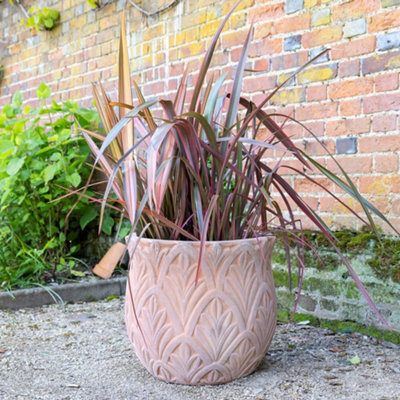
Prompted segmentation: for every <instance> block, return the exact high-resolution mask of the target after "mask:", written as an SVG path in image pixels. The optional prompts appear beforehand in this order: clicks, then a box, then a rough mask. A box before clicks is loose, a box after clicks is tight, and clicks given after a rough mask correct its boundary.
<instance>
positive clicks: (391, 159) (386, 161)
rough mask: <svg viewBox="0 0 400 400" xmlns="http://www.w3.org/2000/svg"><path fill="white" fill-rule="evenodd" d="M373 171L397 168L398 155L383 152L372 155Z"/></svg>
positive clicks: (394, 170) (394, 169)
mask: <svg viewBox="0 0 400 400" xmlns="http://www.w3.org/2000/svg"><path fill="white" fill-rule="evenodd" d="M374 164H375V172H380V173H389V172H397V171H398V170H399V156H398V155H397V154H385V155H376V156H374Z"/></svg>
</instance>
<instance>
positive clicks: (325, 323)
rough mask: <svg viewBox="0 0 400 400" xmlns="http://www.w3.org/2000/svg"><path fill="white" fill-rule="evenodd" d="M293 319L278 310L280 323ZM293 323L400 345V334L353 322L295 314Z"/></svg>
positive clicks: (289, 314)
mask: <svg viewBox="0 0 400 400" xmlns="http://www.w3.org/2000/svg"><path fill="white" fill-rule="evenodd" d="M290 319H291V313H290V312H287V311H283V310H278V321H280V322H289V321H290ZM291 320H292V321H293V322H302V321H309V322H310V324H311V325H313V326H317V327H320V328H325V329H331V330H332V331H334V332H339V333H349V332H359V333H362V334H363V335H366V336H372V337H375V338H378V339H380V340H385V341H388V342H392V343H395V344H400V333H399V332H390V331H388V330H382V329H378V328H374V327H370V326H366V325H362V324H358V323H356V322H352V321H338V320H330V319H323V318H316V317H314V316H313V315H308V314H300V313H299V314H295V315H294V316H293V318H292V319H291Z"/></svg>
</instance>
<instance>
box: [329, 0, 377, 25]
mask: <svg viewBox="0 0 400 400" xmlns="http://www.w3.org/2000/svg"><path fill="white" fill-rule="evenodd" d="M380 6H381V4H380V0H353V1H346V2H344V3H343V2H342V3H340V4H338V5H335V6H333V7H332V18H333V20H334V21H337V20H340V19H345V18H355V17H358V16H363V15H365V14H369V13H372V12H374V11H377V10H379V8H380Z"/></svg>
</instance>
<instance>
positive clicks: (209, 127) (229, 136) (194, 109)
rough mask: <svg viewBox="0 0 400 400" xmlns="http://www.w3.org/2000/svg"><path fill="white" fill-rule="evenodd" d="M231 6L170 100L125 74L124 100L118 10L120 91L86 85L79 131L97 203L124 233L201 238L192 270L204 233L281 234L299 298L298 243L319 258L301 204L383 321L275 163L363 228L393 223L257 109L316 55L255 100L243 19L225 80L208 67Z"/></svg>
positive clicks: (214, 237)
mask: <svg viewBox="0 0 400 400" xmlns="http://www.w3.org/2000/svg"><path fill="white" fill-rule="evenodd" d="M238 4H239V2H238V3H237V4H236V5H235V6H234V7H233V9H232V10H231V11H230V12H229V13H228V15H226V17H225V19H224V20H223V22H222V23H221V25H220V27H219V29H218V30H217V32H216V34H215V36H214V37H213V39H212V41H211V43H210V44H209V46H208V50H207V52H206V54H205V56H204V58H203V61H202V64H201V67H200V70H199V72H198V74H197V80H195V84H194V87H193V88H190V89H189V88H188V86H189V84H188V71H185V72H184V74H183V76H182V79H181V82H180V85H179V87H178V89H177V91H176V93H175V95H174V96H172V98H166V97H163V96H162V95H161V94H159V93H153V96H152V97H151V98H150V99H145V98H144V96H143V95H142V92H141V90H140V88H139V86H138V84H137V83H136V82H135V81H134V80H133V89H134V91H135V93H136V98H137V99H136V100H135V101H133V98H132V87H131V76H130V71H129V60H128V48H127V42H126V30H125V22H124V20H125V15H124V14H123V19H122V25H121V37H120V49H119V98H118V99H114V100H111V99H110V98H109V97H108V95H107V94H106V93H105V91H104V89H103V87H102V85H101V84H99V85H94V86H93V93H94V99H95V103H96V107H97V110H98V112H99V114H100V118H101V120H102V123H103V126H104V129H105V134H104V135H102V134H98V133H95V132H90V131H88V130H85V129H82V134H83V135H84V137H85V139H86V141H87V143H88V145H89V146H90V148H91V150H92V152H93V154H94V156H95V158H96V160H95V168H97V169H100V170H101V171H102V172H103V173H104V174H105V175H106V176H107V179H108V183H107V186H106V187H105V190H104V193H101V195H102V197H103V199H102V210H103V211H104V208H105V207H106V206H109V207H112V208H116V209H119V210H120V211H121V213H122V214H123V215H124V216H125V217H126V218H127V219H128V220H129V221H130V223H131V227H132V232H134V233H135V234H137V235H138V236H143V237H146V238H156V239H168V240H192V241H200V242H201V246H200V254H199V263H198V270H197V277H198V276H199V273H200V271H201V263H202V253H203V250H204V245H205V242H206V241H224V240H235V239H244V238H257V237H260V236H265V235H276V236H278V237H280V238H282V240H283V243H284V245H285V248H286V253H287V264H288V269H289V274H288V276H289V277H290V276H291V268H292V266H291V264H290V254H289V253H290V251H293V252H294V254H295V257H296V260H297V270H298V298H299V296H300V292H301V283H302V277H303V273H304V271H305V268H306V265H304V249H305V248H310V249H311V250H312V251H313V252H314V254H315V257H317V258H320V257H319V255H318V251H317V249H316V248H314V247H313V246H312V245H311V244H310V243H309V242H308V241H307V239H306V237H305V236H303V232H304V230H303V228H302V222H301V221H302V219H301V218H299V217H298V212H301V213H302V215H303V217H304V218H306V219H308V220H309V221H310V222H311V223H312V224H313V225H314V226H315V228H316V230H318V231H320V232H321V234H322V235H323V236H324V237H325V238H326V240H327V241H328V242H329V243H330V245H331V246H332V248H333V249H335V250H336V251H337V253H338V254H339V256H340V258H341V260H342V262H343V263H344V264H345V265H346V266H347V268H348V270H349V273H350V274H351V276H352V277H353V279H354V281H355V283H356V284H357V286H358V288H359V289H360V291H361V292H362V294H363V295H364V296H365V298H366V299H367V301H368V303H369V304H370V306H371V307H372V308H373V309H374V310H375V312H376V313H377V314H378V315H379V317H380V319H381V320H382V321H383V322H384V323H385V321H384V319H383V318H382V316H381V315H380V314H379V312H378V310H377V308H376V307H375V305H374V303H373V301H372V299H371V298H370V296H369V294H368V292H367V291H366V289H365V288H364V286H363V284H362V283H361V281H360V280H359V278H358V277H357V275H356V274H355V272H354V271H353V269H352V268H351V266H350V264H349V262H348V261H347V260H346V258H345V257H344V256H343V255H342V253H341V252H340V250H339V249H338V247H337V246H336V245H335V240H336V239H335V236H334V233H333V232H332V231H331V230H330V228H329V227H328V226H327V225H326V223H325V222H324V221H323V219H321V217H319V216H318V214H317V213H316V212H315V211H314V210H313V209H312V208H311V207H310V206H309V205H308V204H307V202H306V201H305V200H304V199H303V198H302V196H301V195H300V194H299V193H298V192H297V191H296V190H295V188H294V187H293V186H292V185H291V184H290V183H289V181H288V180H286V179H285V177H284V176H283V173H282V172H283V171H282V170H283V168H286V171H287V168H289V169H290V170H291V171H292V172H293V174H298V175H300V176H302V177H303V178H305V179H307V180H308V181H310V182H312V183H314V184H315V185H317V186H319V187H320V188H321V189H322V190H324V191H326V192H327V194H328V195H330V196H331V197H332V198H334V199H335V200H336V201H337V202H338V203H340V204H341V205H342V206H344V207H345V208H346V209H348V210H349V211H350V212H351V213H352V214H354V216H355V217H356V218H358V219H359V220H360V221H361V222H362V223H363V224H365V225H366V226H367V227H368V228H369V229H371V230H372V231H375V232H376V226H375V223H374V220H373V215H374V216H376V217H378V218H379V219H381V220H383V221H384V222H385V223H387V224H389V225H390V226H391V227H392V228H393V229H395V228H394V227H393V226H392V225H391V223H390V222H389V221H388V220H387V219H386V218H385V216H384V215H383V214H382V213H381V212H380V211H379V210H378V209H376V208H375V207H374V206H373V205H372V204H371V203H370V202H368V201H367V200H366V199H365V198H364V197H363V196H361V194H360V193H359V192H358V190H357V188H356V186H355V185H354V184H353V182H352V181H351V179H350V178H349V176H348V175H347V174H346V172H345V171H344V170H343V168H342V167H341V166H340V165H339V164H338V162H337V161H336V160H335V158H334V157H333V156H332V155H331V154H330V153H329V151H328V149H326V148H325V146H324V144H323V143H322V142H320V141H319V140H318V138H317V137H316V136H315V135H313V134H312V132H311V131H309V130H308V129H307V127H306V126H303V125H302V124H301V123H300V122H298V121H296V120H294V119H293V118H291V117H290V116H283V117H284V118H285V119H287V120H292V121H293V122H295V123H297V124H300V125H302V126H303V128H305V129H307V130H308V131H309V133H310V134H311V135H312V136H313V137H314V139H315V140H316V141H317V142H318V143H319V145H320V146H322V147H323V148H324V149H325V151H326V152H327V154H329V156H330V157H332V159H333V160H334V163H335V165H336V166H337V167H338V168H339V169H340V172H341V174H340V176H338V175H337V174H334V173H333V172H332V171H330V170H329V169H327V168H325V167H324V166H323V165H321V164H320V163H319V162H318V161H316V160H315V159H314V158H313V157H311V156H310V155H308V154H307V153H305V152H304V151H303V150H302V149H300V148H299V147H297V146H296V145H295V144H294V143H293V141H292V139H291V138H290V137H289V136H288V135H287V134H286V133H285V131H284V128H283V127H282V126H281V125H279V124H278V123H277V122H276V117H280V118H282V115H277V114H275V115H273V114H269V113H267V112H266V111H264V109H265V107H266V106H267V105H268V104H269V101H270V100H271V98H272V97H273V96H274V95H275V94H276V93H277V92H278V91H279V89H280V88H281V87H282V86H284V85H285V84H286V83H287V82H289V81H290V80H291V79H292V78H293V77H294V76H295V75H296V74H297V73H299V72H300V71H301V70H303V69H304V68H306V67H307V66H308V65H309V64H310V63H312V62H313V61H314V60H315V59H316V58H317V57H318V56H317V57H315V58H313V59H311V60H310V61H309V62H307V63H306V64H305V65H303V66H302V67H301V68H299V69H298V70H296V71H295V72H294V73H293V74H291V75H290V76H289V77H288V78H287V79H286V80H285V82H283V83H282V85H280V86H278V87H276V88H275V89H274V90H272V91H271V92H270V93H269V94H267V95H265V98H264V100H263V101H261V102H260V103H259V104H256V103H254V102H252V101H251V100H249V99H248V98H247V97H246V96H245V94H244V93H243V90H242V87H243V78H244V76H245V75H246V74H247V73H251V72H252V71H248V70H246V61H247V55H248V51H249V47H250V44H251V41H252V36H253V27H252V26H251V27H250V29H249V31H248V34H247V37H246V40H245V42H244V43H243V46H242V50H241V56H240V59H239V62H238V64H237V65H236V66H235V68H232V76H233V82H232V83H231V84H227V83H226V78H227V76H226V74H222V73H221V74H219V73H218V71H214V73H211V72H210V65H211V61H212V57H213V54H214V51H215V49H216V45H217V42H218V39H219V37H220V35H221V32H222V30H223V28H224V26H225V24H226V22H227V20H228V18H229V17H230V16H231V14H232V13H233V11H234V9H235V8H236V7H237V5H238ZM321 54H323V53H321ZM261 129H266V130H267V131H268V134H267V135H266V137H265V138H263V139H260V138H259V137H260V135H259V132H260V130H261ZM264 136H265V135H264ZM277 152H278V153H280V154H283V156H282V157H279V158H276V160H275V161H274V162H272V163H271V162H268V163H267V162H266V161H265V160H266V159H267V158H268V159H271V157H272V156H273V155H274V154H276V153H277ZM285 155H286V156H287V155H290V156H292V157H293V156H294V157H295V158H296V159H297V160H298V162H299V165H300V167H299V168H295V167H292V166H289V165H286V164H285V158H284V156H285ZM312 169H313V170H317V171H318V172H319V173H320V174H321V175H323V176H325V177H326V178H328V179H329V181H331V182H332V183H333V185H334V186H336V187H338V188H340V189H341V190H343V191H344V192H346V193H347V195H348V196H349V197H351V198H352V199H354V200H355V202H356V203H357V204H359V205H360V206H361V208H362V210H363V214H362V215H361V214H360V213H357V212H356V211H355V210H354V209H353V208H350V207H349V206H348V205H347V204H346V203H345V202H343V201H342V200H341V199H340V198H339V197H338V196H336V195H335V193H334V192H332V191H331V190H330V189H328V188H327V187H325V186H322V185H321V184H319V183H318V182H317V181H316V180H315V179H314V178H313V173H312ZM81 195H84V194H81ZM282 204H283V205H284V208H282V207H281V205H282ZM295 211H296V212H295ZM100 225H101V222H100ZM293 243H294V244H295V246H294V250H293V246H291V244H293ZM385 324H386V323H385ZM386 326H387V324H386Z"/></svg>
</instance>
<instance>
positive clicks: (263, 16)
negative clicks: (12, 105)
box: [0, 0, 400, 228]
mask: <svg viewBox="0 0 400 400" xmlns="http://www.w3.org/2000/svg"><path fill="white" fill-rule="evenodd" d="M22 3H23V4H25V5H26V7H29V6H30V5H31V4H33V3H35V4H36V5H38V6H48V7H52V8H55V9H57V10H58V11H60V15H61V17H60V21H59V23H58V25H57V26H56V27H55V29H53V30H51V31H40V32H38V31H36V30H35V29H32V28H31V29H28V28H25V27H23V26H20V25H19V22H20V20H21V18H22V16H21V13H20V11H19V8H18V7H17V6H16V5H15V4H14V5H11V4H9V2H8V1H7V2H6V1H3V2H2V3H1V4H0V39H1V40H0V54H1V61H0V64H3V65H4V78H3V81H2V83H1V86H0V106H1V105H4V104H5V103H6V102H8V101H9V100H10V97H11V95H12V93H13V92H15V91H16V90H22V92H23V93H24V95H25V96H26V97H28V98H31V99H32V102H34V97H35V88H36V87H37V86H38V84H39V83H40V82H46V83H47V84H49V85H50V86H51V89H52V91H53V93H55V94H56V97H57V98H59V99H68V98H72V99H75V100H79V101H80V102H81V103H82V104H84V105H86V106H87V105H90V104H91V102H92V95H91V87H90V83H91V82H92V81H102V82H104V83H105V86H106V89H107V90H108V91H109V92H110V94H111V97H112V98H114V99H115V96H116V93H117V89H116V87H117V85H116V76H117V70H118V69H117V51H118V37H119V21H120V17H121V10H122V8H123V6H124V5H125V3H126V1H120V0H119V1H104V0H103V1H102V3H104V4H105V5H104V7H102V8H101V9H98V10H94V9H92V8H91V7H90V6H89V4H88V2H86V1H85V0H64V1H59V0H47V1H45V0H39V1H34V2H33V1H31V0H25V1H23V2H22ZM137 3H138V4H140V5H141V6H142V7H143V8H145V9H146V8H147V9H149V10H155V9H157V7H162V6H164V5H165V4H167V1H166V0H157V1H149V0H141V1H139V0H137ZM233 4H234V1H233V0H229V1H223V2H221V1H215V0H198V1H190V0H181V1H179V2H178V3H177V5H176V6H174V7H172V8H170V9H168V10H167V11H166V12H164V13H161V14H159V15H157V16H155V17H149V18H148V17H145V16H144V15H143V14H142V13H141V12H140V11H138V10H137V9H136V8H134V7H133V6H131V5H129V3H128V6H127V7H128V13H127V20H128V31H129V46H130V56H131V60H132V61H131V67H132V76H133V78H134V79H136V80H137V82H138V83H139V84H140V85H141V87H142V89H143V91H144V94H145V95H146V96H154V95H160V94H162V93H164V94H166V95H172V94H173V93H174V91H175V90H176V88H177V85H178V82H179V79H180V77H181V75H182V73H183V71H184V69H185V68H186V67H188V69H189V71H191V73H192V75H191V76H192V79H191V80H190V85H192V86H193V82H194V78H195V73H196V71H197V70H198V68H199V64H200V58H199V54H203V53H204V51H205V50H206V49H207V46H208V44H209V42H210V40H211V37H212V35H213V34H214V32H215V30H216V29H217V27H218V25H219V23H220V22H221V20H222V18H223V16H224V15H225V14H226V13H227V12H228V10H229V9H230V8H231V6H232V5H233ZM250 21H253V22H254V41H253V44H252V46H251V48H250V52H249V61H248V67H249V69H254V70H258V71H260V72H256V73H248V76H247V77H246V78H245V81H244V89H245V91H246V92H247V93H248V94H249V96H250V97H251V98H252V99H253V100H254V101H255V102H258V101H260V100H261V99H262V98H263V96H264V94H265V93H268V92H269V91H270V90H271V89H273V88H274V87H275V86H276V85H277V84H278V83H280V82H282V81H283V80H284V79H285V78H286V77H287V76H288V74H289V73H290V72H292V71H293V70H294V69H295V68H297V67H298V66H300V65H302V64H303V63H304V62H306V61H307V60H309V59H310V57H314V56H315V55H316V54H317V53H319V52H320V51H321V50H323V49H325V48H330V51H329V52H328V53H327V54H325V55H324V56H323V57H321V58H320V59H319V60H318V61H317V62H316V63H315V64H314V65H313V66H312V67H310V68H308V69H307V70H305V71H303V72H302V73H300V74H299V75H298V76H297V77H296V78H295V79H293V80H292V81H291V82H290V84H289V85H288V86H287V87H286V88H284V89H283V90H281V91H280V93H279V94H277V95H275V96H274V98H273V99H272V101H271V103H270V106H269V108H268V110H270V111H274V112H278V113H280V112H283V113H286V114H289V115H290V116H293V117H295V118H296V119H298V120H300V121H301V122H302V123H304V124H305V125H306V126H307V127H308V128H309V129H311V130H312V131H313V132H314V133H315V134H316V135H317V136H318V137H319V138H320V139H321V140H322V141H323V142H324V144H325V145H326V146H327V148H328V149H329V150H330V151H331V152H333V153H336V154H337V158H338V160H339V161H340V162H341V164H342V165H343V166H344V168H345V169H346V170H347V171H348V172H349V173H350V174H351V176H352V178H353V179H354V181H355V183H356V185H357V186H358V188H359V190H360V191H361V192H362V193H363V194H365V196H367V197H368V198H369V199H370V200H371V201H372V202H373V203H374V204H375V205H376V206H377V207H378V208H379V209H380V210H382V212H383V213H385V214H386V215H388V216H389V217H390V219H391V221H392V222H393V223H394V224H395V225H396V226H397V227H398V228H400V175H399V150H400V134H399V123H400V122H399V120H400V118H399V110H400V89H399V71H400V0H350V1H349V0H329V1H328V0H286V1H282V0H268V1H266V0H243V1H242V3H241V5H240V6H239V7H238V9H237V11H236V12H235V13H234V14H233V16H232V18H231V19H230V21H229V23H228V25H227V28H226V29H225V30H224V32H223V34H222V38H221V41H220V43H219V47H218V49H217V53H216V57H215V59H214V61H213V66H214V69H215V70H216V71H218V73H220V72H227V73H228V77H229V78H231V77H232V72H233V71H234V69H232V66H234V65H235V63H236V62H237V61H238V59H239V54H240V51H241V46H242V43H243V41H244V39H245V36H246V34H247V30H248V27H249V24H250ZM276 118H277V120H278V121H279V120H280V121H282V119H281V118H279V117H276ZM285 126H286V128H287V131H288V133H289V134H290V135H291V136H292V137H293V138H294V139H295V140H296V142H297V144H299V145H300V146H302V147H304V149H305V150H307V151H308V152H309V153H310V154H312V155H314V156H315V157H317V159H318V160H319V161H322V162H323V163H325V165H326V166H327V167H329V168H332V169H333V170H334V171H335V172H336V171H337V168H336V166H335V165H334V164H333V163H332V160H330V159H329V158H328V157H326V155H325V154H324V153H323V152H321V149H319V148H318V147H317V146H316V145H315V143H313V141H312V140H311V138H310V135H309V133H308V132H307V130H305V129H303V128H299V127H298V126H296V125H294V124H290V123H286V125H285ZM262 134H263V133H262V132H261V135H262ZM271 161H272V160H271ZM285 164H286V165H290V166H294V165H296V163H295V160H293V159H290V158H289V159H288V160H287V161H286V162H285ZM289 173H291V172H290V171H289V170H288V179H290V180H291V181H292V183H293V185H294V186H295V188H296V189H297V190H298V191H299V192H301V193H303V194H304V195H305V196H306V198H307V201H308V203H309V204H310V206H311V207H312V208H313V209H314V210H318V211H319V212H320V214H321V215H322V216H323V218H324V219H325V220H326V221H327V222H328V223H329V224H331V225H332V226H336V227H340V226H344V225H347V226H352V227H357V225H356V222H355V221H354V219H352V217H351V216H350V215H349V214H348V213H347V211H346V209H344V208H343V207H337V206H335V205H333V203H332V200H331V198H329V197H328V196H326V195H324V194H323V193H322V192H321V190H320V189H319V188H318V187H317V186H315V185H313V184H311V183H310V182H308V181H306V180H305V179H303V178H302V177H300V176H293V175H291V176H290V177H289ZM315 179H316V181H317V182H318V183H320V184H322V185H326V184H327V182H326V180H324V179H323V178H322V177H321V176H319V175H317V174H316V175H315ZM328 188H329V189H330V188H331V187H330V186H329V185H328ZM337 195H338V196H339V197H341V196H343V193H341V192H340V191H339V192H337Z"/></svg>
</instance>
